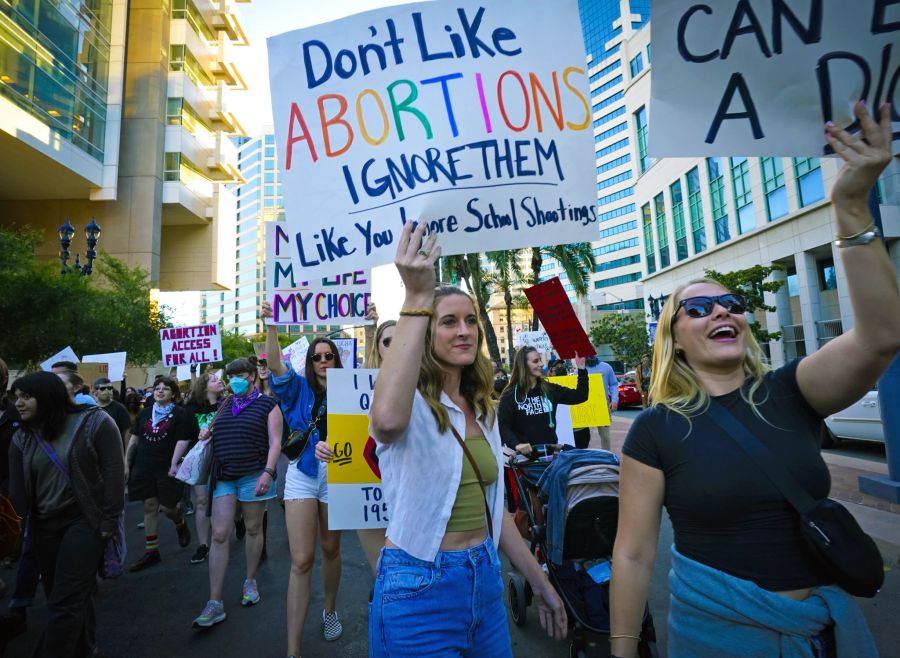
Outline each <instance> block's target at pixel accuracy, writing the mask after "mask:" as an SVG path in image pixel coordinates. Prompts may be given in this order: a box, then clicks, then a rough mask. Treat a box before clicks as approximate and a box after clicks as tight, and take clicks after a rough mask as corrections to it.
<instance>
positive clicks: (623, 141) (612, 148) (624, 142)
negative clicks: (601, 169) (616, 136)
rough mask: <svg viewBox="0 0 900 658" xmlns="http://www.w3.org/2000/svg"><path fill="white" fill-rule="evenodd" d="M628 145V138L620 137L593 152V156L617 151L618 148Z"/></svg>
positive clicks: (601, 155) (599, 156)
mask: <svg viewBox="0 0 900 658" xmlns="http://www.w3.org/2000/svg"><path fill="white" fill-rule="evenodd" d="M626 146H628V138H627V137H626V138H625V139H620V140H619V141H618V142H613V143H612V144H610V145H609V146H604V147H603V148H602V149H600V150H599V151H596V152H595V153H594V156H596V157H598V158H602V157H603V156H606V155H609V154H610V153H612V152H613V151H618V150H619V149H623V148H625V147H626Z"/></svg>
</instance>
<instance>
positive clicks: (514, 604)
mask: <svg viewBox="0 0 900 658" xmlns="http://www.w3.org/2000/svg"><path fill="white" fill-rule="evenodd" d="M506 597H507V600H508V601H509V609H510V612H511V613H512V618H513V622H514V623H515V624H516V626H524V625H525V622H526V618H525V614H526V611H527V609H528V602H527V601H526V599H525V580H524V579H523V578H522V577H521V576H519V575H518V574H513V575H510V577H509V580H507V581H506Z"/></svg>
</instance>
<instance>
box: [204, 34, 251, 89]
mask: <svg viewBox="0 0 900 658" xmlns="http://www.w3.org/2000/svg"><path fill="white" fill-rule="evenodd" d="M232 47H233V46H232V44H231V42H230V41H228V40H227V39H220V40H219V47H218V50H217V51H216V54H215V57H214V59H213V61H212V65H211V66H210V68H209V71H210V73H211V74H212V77H213V80H215V81H216V82H224V83H225V84H226V85H227V86H229V87H232V88H234V89H246V88H247V83H246V82H244V78H243V77H242V76H241V73H240V71H238V67H237V64H235V62H234V57H232V53H231V49H232Z"/></svg>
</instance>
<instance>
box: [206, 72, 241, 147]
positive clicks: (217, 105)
mask: <svg viewBox="0 0 900 658" xmlns="http://www.w3.org/2000/svg"><path fill="white" fill-rule="evenodd" d="M227 96H228V88H227V87H226V86H225V83H224V82H218V83H216V90H215V95H214V100H213V102H212V104H211V105H210V107H209V110H208V112H207V115H206V116H207V118H208V119H209V122H210V125H211V127H212V128H214V129H216V130H221V131H223V132H225V133H228V134H229V135H246V134H247V133H246V132H244V127H243V126H242V125H241V124H240V122H239V121H238V119H237V117H236V116H235V115H234V113H233V112H231V110H230V109H229V107H228V100H227Z"/></svg>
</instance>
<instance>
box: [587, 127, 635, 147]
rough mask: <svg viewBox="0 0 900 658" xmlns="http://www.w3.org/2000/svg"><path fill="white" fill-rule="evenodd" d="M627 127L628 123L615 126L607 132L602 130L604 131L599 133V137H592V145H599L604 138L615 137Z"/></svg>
mask: <svg viewBox="0 0 900 658" xmlns="http://www.w3.org/2000/svg"><path fill="white" fill-rule="evenodd" d="M595 127H596V126H595ZM627 127H628V123H627V122H624V123H620V124H619V125H617V126H613V127H612V128H610V129H609V130H604V131H603V132H602V133H600V134H599V135H594V144H599V143H600V142H602V141H603V140H604V139H606V138H608V137H612V136H613V135H615V134H616V133H620V132H622V131H623V130H625V129H626V128H627Z"/></svg>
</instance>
